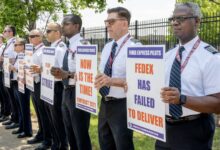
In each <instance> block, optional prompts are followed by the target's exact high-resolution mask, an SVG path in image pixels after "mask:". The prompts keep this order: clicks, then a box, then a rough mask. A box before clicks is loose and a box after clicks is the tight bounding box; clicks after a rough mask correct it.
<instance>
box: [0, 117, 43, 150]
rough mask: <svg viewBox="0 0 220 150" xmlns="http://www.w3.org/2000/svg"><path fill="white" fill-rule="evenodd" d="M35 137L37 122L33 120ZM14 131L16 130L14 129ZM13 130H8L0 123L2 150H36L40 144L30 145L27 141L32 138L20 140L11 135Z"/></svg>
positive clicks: (0, 144)
mask: <svg viewBox="0 0 220 150" xmlns="http://www.w3.org/2000/svg"><path fill="white" fill-rule="evenodd" d="M32 127H33V133H34V134H33V135H35V134H36V130H37V129H38V127H37V120H36V119H34V118H32ZM13 130H14V129H13ZM13 130H6V129H5V126H4V125H2V123H0V150H34V148H36V147H37V146H38V145H39V144H35V145H29V144H27V140H28V139H30V138H22V139H18V138H17V135H13V134H11V132H12V131H13Z"/></svg>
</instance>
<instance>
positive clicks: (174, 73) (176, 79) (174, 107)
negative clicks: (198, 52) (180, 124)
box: [169, 46, 185, 119]
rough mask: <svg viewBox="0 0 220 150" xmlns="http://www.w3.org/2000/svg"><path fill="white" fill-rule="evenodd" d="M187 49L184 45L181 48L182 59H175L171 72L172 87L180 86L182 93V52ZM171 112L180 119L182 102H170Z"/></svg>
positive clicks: (170, 84)
mask: <svg viewBox="0 0 220 150" xmlns="http://www.w3.org/2000/svg"><path fill="white" fill-rule="evenodd" d="M184 50H185V48H184V47H183V46H181V47H180V48H179V56H180V61H178V60H177V58H175V59H174V62H173V65H172V68H171V72H170V83H169V86H170V87H176V88H178V90H179V92H180V93H181V60H182V52H183V51H184ZM169 112H170V115H172V116H173V117H174V118H176V119H178V118H179V117H180V116H181V115H182V114H183V112H182V106H181V105H180V104H170V105H169Z"/></svg>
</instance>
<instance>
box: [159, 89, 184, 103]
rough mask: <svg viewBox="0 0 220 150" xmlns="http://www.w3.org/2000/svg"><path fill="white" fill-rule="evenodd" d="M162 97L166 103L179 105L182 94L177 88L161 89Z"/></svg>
mask: <svg viewBox="0 0 220 150" xmlns="http://www.w3.org/2000/svg"><path fill="white" fill-rule="evenodd" d="M160 97H161V99H162V100H163V102H164V103H170V104H179V103H180V101H179V99H180V92H179V90H178V88H175V87H164V88H162V89H161V92H160Z"/></svg>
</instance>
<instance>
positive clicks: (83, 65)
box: [76, 45, 98, 115]
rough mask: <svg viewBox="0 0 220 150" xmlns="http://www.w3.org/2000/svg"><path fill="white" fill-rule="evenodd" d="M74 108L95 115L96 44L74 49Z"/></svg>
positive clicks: (96, 106) (96, 108) (96, 102)
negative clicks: (75, 77)
mask: <svg viewBox="0 0 220 150" xmlns="http://www.w3.org/2000/svg"><path fill="white" fill-rule="evenodd" d="M76 73H77V82H76V108H79V109H81V110H84V111H87V112H89V113H92V114H96V115H97V111H98V101H97V89H96V88H95V87H94V82H95V76H96V75H97V46H96V45H89V46H78V47H77V51H76Z"/></svg>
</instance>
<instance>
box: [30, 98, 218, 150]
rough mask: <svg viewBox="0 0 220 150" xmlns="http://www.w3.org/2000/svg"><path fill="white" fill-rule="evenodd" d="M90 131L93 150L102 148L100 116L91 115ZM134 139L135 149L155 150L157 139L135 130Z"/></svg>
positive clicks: (216, 141) (32, 112) (32, 109)
mask: <svg viewBox="0 0 220 150" xmlns="http://www.w3.org/2000/svg"><path fill="white" fill-rule="evenodd" d="M31 114H32V116H36V115H35V111H34V108H33V104H32V101H31ZM89 133H90V137H91V140H92V147H93V150H100V148H99V143H98V117H97V116H95V115H91V120H90V129H89ZM133 140H134V145H135V150H154V142H155V140H154V139H153V138H150V137H148V136H145V135H142V134H140V133H137V132H134V138H133ZM213 150H220V128H219V127H217V128H216V132H215V138H214V143H213Z"/></svg>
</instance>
